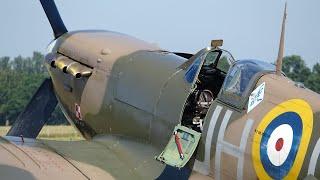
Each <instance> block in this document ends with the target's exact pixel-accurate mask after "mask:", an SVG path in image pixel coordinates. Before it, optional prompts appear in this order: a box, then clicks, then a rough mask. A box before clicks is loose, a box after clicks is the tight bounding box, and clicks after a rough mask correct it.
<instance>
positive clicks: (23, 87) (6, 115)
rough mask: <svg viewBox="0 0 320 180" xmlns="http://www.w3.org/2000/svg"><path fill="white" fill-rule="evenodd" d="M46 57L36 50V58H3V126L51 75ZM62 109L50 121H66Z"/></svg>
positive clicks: (0, 98)
mask: <svg viewBox="0 0 320 180" xmlns="http://www.w3.org/2000/svg"><path fill="white" fill-rule="evenodd" d="M43 59H44V56H43V55H42V54H41V53H39V52H34V53H33V55H32V57H22V56H18V57H15V58H13V59H10V57H1V58H0V125H5V124H12V123H13V122H14V120H15V119H16V118H17V116H18V115H19V114H20V112H21V111H22V110H23V109H24V107H25V106H26V105H27V103H28V102H29V100H30V99H31V97H32V95H33V94H34V93H35V92H36V90H37V89H38V87H39V86H40V85H41V83H42V81H43V80H44V79H45V78H48V77H49V75H48V73H47V70H46V68H45V66H44V64H43ZM66 123H67V121H66V120H65V117H64V116H63V114H62V112H61V111H60V109H59V108H56V110H55V111H54V112H53V114H52V116H51V118H50V119H49V121H48V124H66Z"/></svg>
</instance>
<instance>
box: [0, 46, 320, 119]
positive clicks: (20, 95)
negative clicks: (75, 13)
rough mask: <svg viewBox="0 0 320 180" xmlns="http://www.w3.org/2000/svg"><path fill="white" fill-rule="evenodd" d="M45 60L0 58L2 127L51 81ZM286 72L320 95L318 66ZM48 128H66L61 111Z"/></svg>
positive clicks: (297, 62) (287, 65)
mask: <svg viewBox="0 0 320 180" xmlns="http://www.w3.org/2000/svg"><path fill="white" fill-rule="evenodd" d="M43 59H44V56H43V55H42V54H41V53H39V52H34V53H33V55H32V57H21V56H18V57H15V58H13V59H11V58H10V57H1V58H0V125H4V124H6V122H7V123H8V122H9V124H12V123H13V122H14V120H15V119H16V118H17V116H18V115H19V113H20V112H21V111H22V110H23V108H24V107H25V106H26V104H27V103H28V101H29V100H30V99H31V97H32V95H33V94H34V93H35V92H36V90H37V88H38V87H39V86H40V84H41V83H42V81H43V80H44V79H45V78H48V77H49V75H48V73H47V70H46V68H45V67H44V64H43ZM283 71H284V73H286V75H287V76H288V77H289V78H291V79H292V80H294V81H297V82H301V83H303V84H304V85H305V86H306V87H308V88H310V89H311V90H313V91H315V92H318V93H320V64H319V63H317V64H315V65H314V66H313V67H312V68H309V67H308V66H306V63H305V61H304V60H303V59H302V58H301V57H300V56H297V55H292V56H287V57H285V58H284V61H283ZM48 124H67V121H66V119H65V117H64V116H63V114H62V112H61V111H60V109H59V108H56V110H55V111H54V112H53V114H52V117H51V118H50V119H49V122H48Z"/></svg>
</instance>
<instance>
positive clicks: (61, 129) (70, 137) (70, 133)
mask: <svg viewBox="0 0 320 180" xmlns="http://www.w3.org/2000/svg"><path fill="white" fill-rule="evenodd" d="M9 129H10V127H9V126H0V136H4V135H6V134H7V132H8V131H9ZM37 138H38V139H50V140H59V141H77V140H83V138H82V136H81V135H80V134H79V133H78V132H77V131H76V130H75V129H74V128H73V127H72V126H67V125H61V126H44V127H43V128H42V130H41V131H40V134H39V136H38V137H37Z"/></svg>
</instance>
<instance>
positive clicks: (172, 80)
mask: <svg viewBox="0 0 320 180" xmlns="http://www.w3.org/2000/svg"><path fill="white" fill-rule="evenodd" d="M40 2H41V4H42V7H43V9H44V11H45V13H46V15H47V17H48V20H49V22H50V24H51V27H52V29H53V32H54V39H53V41H52V42H51V43H50V44H49V46H48V49H47V54H46V57H45V60H44V62H45V65H46V67H47V69H48V72H49V74H50V79H46V80H45V81H44V82H43V83H42V85H41V86H40V87H39V89H38V90H37V92H36V93H35V94H34V96H33V98H32V99H31V100H30V102H29V103H28V105H27V106H26V107H25V109H24V111H23V112H22V113H21V114H20V115H19V117H18V118H17V120H16V122H15V124H13V126H12V128H11V129H10V131H9V132H8V134H7V136H5V137H1V138H0V178H1V179H212V178H214V179H240V180H241V179H316V178H320V159H319V154H320V131H319V129H320V95H319V94H316V93H315V92H312V91H311V90H309V89H307V88H304V87H303V86H301V84H300V85H299V83H296V82H293V81H292V80H290V79H289V78H287V77H286V76H285V74H284V73H282V72H281V63H282V57H283V49H284V43H283V42H284V29H285V19H286V12H285V15H284V18H283V24H282V33H281V40H280V48H279V56H278V60H277V61H276V65H273V64H269V63H266V62H262V61H258V60H238V61H236V60H235V59H234V57H233V56H232V55H231V53H230V52H229V51H226V50H224V49H221V46H222V41H221V40H213V41H212V43H211V46H210V47H207V48H204V49H202V50H200V51H199V52H197V53H181V52H171V51H167V50H164V49H161V48H159V47H158V46H156V45H154V44H150V43H147V42H145V41H142V40H139V39H136V38H134V37H131V36H128V35H125V34H121V33H117V32H111V31H100V30H86V31H73V32H69V31H68V30H67V28H66V27H65V25H64V23H63V21H62V19H61V17H60V15H59V12H58V10H57V8H56V6H55V3H54V1H53V0H40ZM57 104H58V105H59V106H60V108H61V110H62V111H63V113H64V115H65V116H66V118H67V119H68V121H69V123H70V124H72V125H73V126H74V127H75V128H76V129H77V130H78V131H79V132H80V133H81V134H82V135H83V137H84V138H85V139H86V140H83V141H74V142H60V141H49V140H40V139H36V137H37V135H38V134H39V132H40V130H41V128H42V127H43V125H44V124H45V123H46V121H47V120H48V118H49V117H50V115H51V113H52V111H53V110H54V109H55V107H56V106H57Z"/></svg>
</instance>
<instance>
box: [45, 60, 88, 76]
mask: <svg viewBox="0 0 320 180" xmlns="http://www.w3.org/2000/svg"><path fill="white" fill-rule="evenodd" d="M50 65H51V67H53V68H57V69H59V70H61V71H62V72H64V73H67V74H71V75H72V76H73V77H75V78H77V79H79V78H81V77H89V76H90V75H91V74H92V69H91V68H88V67H86V66H85V65H82V64H80V63H78V62H76V61H73V60H72V59H70V58H68V57H65V56H59V57H57V58H56V59H55V60H52V61H51V63H50Z"/></svg>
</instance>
